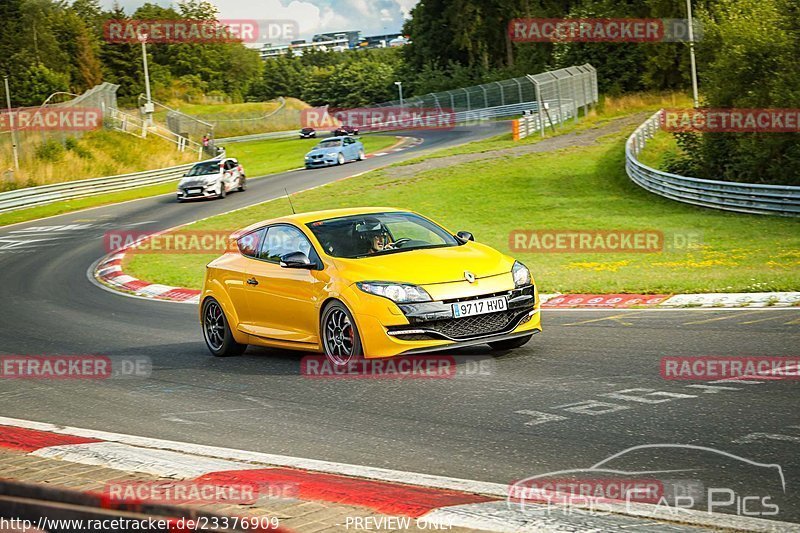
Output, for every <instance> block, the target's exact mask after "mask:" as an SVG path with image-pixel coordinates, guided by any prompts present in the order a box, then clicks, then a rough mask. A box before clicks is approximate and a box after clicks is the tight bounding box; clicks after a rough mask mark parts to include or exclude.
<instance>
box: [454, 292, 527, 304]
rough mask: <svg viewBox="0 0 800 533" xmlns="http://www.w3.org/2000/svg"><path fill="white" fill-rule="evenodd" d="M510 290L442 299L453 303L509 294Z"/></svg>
mask: <svg viewBox="0 0 800 533" xmlns="http://www.w3.org/2000/svg"><path fill="white" fill-rule="evenodd" d="M511 293H512V291H502V292H493V293H491V294H478V295H476V296H467V297H465V298H451V299H449V300H442V302H444V303H446V304H454V303H459V302H469V301H472V300H481V299H483V298H494V297H495V296H509V295H511Z"/></svg>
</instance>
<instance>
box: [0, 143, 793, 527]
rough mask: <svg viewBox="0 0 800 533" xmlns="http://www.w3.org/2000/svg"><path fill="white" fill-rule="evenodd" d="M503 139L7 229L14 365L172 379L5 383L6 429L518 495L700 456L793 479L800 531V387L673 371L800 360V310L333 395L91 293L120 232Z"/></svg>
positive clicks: (737, 480)
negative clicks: (108, 367)
mask: <svg viewBox="0 0 800 533" xmlns="http://www.w3.org/2000/svg"><path fill="white" fill-rule="evenodd" d="M495 134H497V130H494V129H490V128H487V129H484V130H481V131H478V130H476V131H474V132H468V131H459V130H457V131H452V132H430V133H420V132H415V133H414V135H415V136H420V137H423V138H424V139H425V142H424V143H423V144H422V145H421V146H419V147H417V148H413V149H410V150H407V151H405V152H401V153H397V154H392V155H388V156H384V157H380V158H373V159H370V160H368V161H365V162H361V163H357V164H349V165H345V166H343V167H334V168H330V169H323V170H315V171H300V172H289V173H284V174H280V175H276V176H273V177H269V178H265V179H258V180H252V181H250V182H249V189H248V191H247V192H246V193H244V194H231V195H230V196H228V197H227V198H226V199H225V200H223V201H208V202H198V203H188V204H178V203H176V202H175V200H174V197H173V196H171V195H170V196H160V197H156V198H151V199H143V200H138V201H133V202H128V203H124V204H119V205H115V206H109V207H103V208H98V209H93V210H89V211H84V212H78V213H74V214H68V215H63V216H59V217H55V218H51V219H46V220H41V221H34V222H30V223H25V224H20V225H15V226H10V227H7V228H2V229H0V272H2V285H0V291H1V294H2V297H1V298H0V301H2V304H3V309H2V319H0V320H2V329H0V353H3V354H29V355H38V354H45V355H55V354H64V355H77V354H102V355H108V356H147V357H150V358H151V359H152V361H153V365H154V369H153V373H152V376H151V377H150V378H149V379H114V380H86V381H63V382H59V381H38V382H37V381H35V380H0V405H2V415H4V416H9V417H14V418H22V419H26V420H35V421H41V422H50V423H54V424H62V425H70V426H77V427H84V428H92V429H98V430H105V431H112V432H119V433H128V434H133V435H141V436H147V437H154V438H161V439H170V440H178V441H187V442H193V443H199V444H208V445H213V446H224V447H231V448H237V449H244V450H253V451H260V452H269V453H276V454H286V455H292V456H298V457H306V458H315V459H324V460H328V461H335V462H343V463H353V464H359V465H368V466H376V467H385V468H392V469H398V470H408V471H414V472H423V473H429V474H438V475H445V476H451V477H459V478H466V479H474V480H481V481H493V482H498V483H510V482H512V481H515V480H518V479H521V478H526V477H528V476H532V475H535V474H542V473H546V472H552V471H557V470H564V469H581V468H588V467H590V466H592V465H594V464H595V463H598V462H600V461H602V460H604V459H606V458H608V457H609V456H611V455H613V454H616V453H618V452H622V451H623V450H625V449H627V448H629V447H632V446H637V445H645V444H669V443H672V444H687V445H694V446H698V447H699V446H702V447H709V448H713V449H716V450H721V451H723V452H727V453H729V454H733V455H736V456H739V457H743V458H746V459H749V460H751V461H756V462H759V463H771V464H778V465H780V466H781V467H782V471H783V474H784V476H785V481H786V489H785V494H781V493H780V491H778V493H777V494H773V496H774V498H773V499H774V500H775V501H779V502H780V505H781V512H780V515H779V516H777V517H775V518H778V519H780V520H787V521H795V522H796V521H800V498H798V497H796V495H797V493H798V490H800V453H798V452H800V409H798V390H799V389H798V382H797V381H796V380H795V381H770V380H762V381H755V380H754V381H744V382H738V383H733V384H732V383H726V384H724V385H720V384H714V385H713V386H711V384H707V383H706V384H698V383H696V382H682V381H668V380H665V379H663V378H662V377H661V374H660V360H661V358H662V357H664V356H702V355H719V356H797V355H798V345H800V335H798V331H799V330H800V309H791V310H781V309H769V310H762V311H759V310H753V309H747V310H736V311H727V310H688V309H687V310H648V311H643V310H633V311H625V312H620V311H548V312H546V313H545V315H544V327H545V331H544V333H542V334H541V335H538V336H536V337H535V338H534V339H533V341H532V342H531V343H529V344H528V345H527V346H526V347H525V348H523V349H520V350H517V351H514V352H509V353H505V354H503V353H500V354H494V356H493V357H490V358H489V359H487V361H488V364H487V365H484V367H482V368H483V370H482V371H474V368H473V367H472V366H471V365H470V364H469V363H468V362H463V363H462V364H461V365H460V368H459V370H460V372H459V373H458V374H457V375H456V376H455V377H453V378H452V379H433V380H364V379H359V380H322V379H308V378H305V377H303V376H301V375H300V359H301V358H302V354H299V353H292V352H284V351H274V350H267V349H260V348H251V349H249V350H248V351H247V353H246V354H245V355H243V356H241V357H236V358H229V359H217V358H214V357H212V356H211V355H209V353H208V351H207V349H206V347H205V345H204V343H203V339H202V336H201V331H200V326H199V322H198V318H197V310H196V308H195V307H194V306H192V305H185V304H174V303H165V302H155V301H145V300H140V299H133V298H128V297H125V296H121V295H117V294H112V293H110V292H108V291H104V290H101V289H99V288H98V287H96V286H95V285H93V284H92V283H91V282H90V281H89V279H88V278H87V269H89V267H90V265H92V263H93V262H94V261H96V260H97V259H98V258H99V257H100V256H101V255H103V245H102V235H103V233H104V232H105V231H108V230H109V229H126V228H131V229H133V228H135V229H140V230H159V229H165V228H169V227H172V226H175V225H178V224H181V223H185V222H189V221H191V220H195V219H198V218H202V217H207V216H211V215H214V214H217V213H221V212H224V211H228V210H231V209H235V208H237V207H242V206H245V205H249V204H252V203H257V202H260V201H264V200H267V199H270V198H274V197H277V196H279V195H282V194H283V188H284V187H287V188H288V189H289V191H297V190H301V189H306V188H308V187H311V186H315V185H318V184H322V183H325V182H329V181H333V180H336V179H339V178H342V177H345V176H348V175H351V174H353V173H356V172H361V171H364V170H368V169H370V168H375V167H377V166H381V165H384V164H387V163H390V162H394V161H399V160H402V159H407V158H411V157H415V156H417V155H419V153H420V151H422V150H428V149H431V148H441V147H446V146H451V145H455V144H458V143H462V142H467V141H470V140H476V139H479V138H481V137H488V136H491V135H495ZM244 163H245V164H246V162H244ZM400 204H401V200H400V199H398V207H400V206H401V205H400ZM298 207H302V206H298ZM287 209H288V208H287ZM431 215H432V216H434V217H435V213H432V214H431ZM71 224H75V225H79V226H73V227H71V228H69V227H67V228H64V226H65V225H71ZM56 226H58V227H56ZM36 228H39V229H36ZM466 229H469V228H466ZM478 238H480V236H478ZM534 274H535V273H534ZM461 353H465V354H468V355H472V356H481V355H483V356H488V352H487V351H486V350H484V349H483V348H475V349H472V350H471V351H468V352H461ZM616 461H617V462H616V465H617V466H620V464H621V463H624V466H625V467H628V468H629V469H631V470H637V469H638V470H645V469H647V468H642V467H648V468H651V469H653V470H664V469H682V470H683V472H682V473H681V472H678V473H676V474H675V475H676V478H681V477H686V478H691V479H693V480H700V482H701V483H703V484H704V485H705V486H707V487H708V486H720V487H723V486H724V487H732V488H734V489H735V490H736V493H737V495H740V496H747V495H748V494H749V491H752V490H755V487H759V488H760V487H764V486H767V485H770V486H774V479H765V478H766V477H769V476H765V475H764V472H762V471H761V470H760V469H758V468H754V467H753V465H751V464H749V463H747V464H746V465H744V466H743V464H744V463H742V462H737V461H733V462H731V461H730V458H729V457H728V458H725V456H722V455H720V454H715V453H712V452H707V451H700V450H698V453H697V454H691V453H688V452H684V453H682V454H680V456H672V455H671V454H669V453H666V452H652V453H650V452H642V451H641V450H639V451H637V452H634V453H633V454H629V455H628V456H627V457H626V458H618V459H617V460H616ZM678 463H685V464H680V465H678ZM634 467H635V468H634ZM762 492H763V491H762ZM756 493H758V494H761V492H756ZM718 510H720V511H726V509H722V508H720V509H718ZM727 511H730V510H729V509H728V510H727Z"/></svg>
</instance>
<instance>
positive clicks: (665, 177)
mask: <svg viewBox="0 0 800 533" xmlns="http://www.w3.org/2000/svg"><path fill="white" fill-rule="evenodd" d="M662 111H663V110H659V111H658V112H656V114H654V115H653V116H651V117H650V118H649V119H647V120H646V121H645V122H644V123H643V124H642V125H641V126H639V127H638V128H636V131H634V132H633V134H632V135H631V136H630V137H629V138H628V142H627V143H626V145H625V170H626V171H627V173H628V176H629V177H630V178H631V180H633V182H634V183H636V184H637V185H639V186H640V187H642V188H644V189H646V190H648V191H650V192H652V193H654V194H658V195H659V196H663V197H665V198H669V199H671V200H676V201H678V202H683V203H687V204H693V205H699V206H702V207H710V208H713V209H723V210H725V211H736V212H739V213H753V214H759V215H781V216H795V217H796V216H800V187H794V186H790V185H761V184H756V183H740V182H736V181H716V180H705V179H698V178H690V177H687V176H679V175H677V174H670V173H669V172H662V171H660V170H656V169H654V168H650V167H648V166H647V165H645V164H643V163H641V162H640V161H639V160H638V159H637V156H638V155H639V153H640V152H641V150H642V149H643V148H644V147H645V146H646V145H647V141H648V140H649V139H652V138H653V136H654V135H655V134H656V132H657V131H658V130H659V129H660V128H661V113H662Z"/></svg>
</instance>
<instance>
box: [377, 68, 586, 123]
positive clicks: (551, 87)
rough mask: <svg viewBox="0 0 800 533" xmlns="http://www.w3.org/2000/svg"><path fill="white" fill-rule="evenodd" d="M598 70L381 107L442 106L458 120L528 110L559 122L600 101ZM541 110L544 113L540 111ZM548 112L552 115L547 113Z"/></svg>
mask: <svg viewBox="0 0 800 533" xmlns="http://www.w3.org/2000/svg"><path fill="white" fill-rule="evenodd" d="M597 98H598V93H597V73H596V71H595V69H594V67H592V66H591V65H589V64H586V65H581V66H574V67H569V68H564V69H560V70H554V71H549V72H543V73H541V74H535V75H528V76H524V77H521V78H513V79H510V80H502V81H495V82H491V83H484V84H482V85H476V86H473V87H465V88H461V89H453V90H450V91H442V92H438V93H430V94H425V95H422V96H415V97H412V98H408V99H405V100H403V101H402V102H401V101H400V100H392V101H391V102H385V103H383V104H379V105H378V106H377V107H404V108H412V109H414V108H416V109H434V110H435V109H438V110H441V111H442V112H443V113H445V112H448V113H449V112H453V113H455V116H456V120H457V121H458V122H468V121H471V120H475V119H492V118H507V117H513V116H519V115H522V114H524V113H530V112H533V113H537V114H541V115H542V116H543V117H544V120H542V121H541V123H542V124H545V123H547V124H556V123H561V122H564V121H565V120H567V119H569V118H574V119H577V116H578V112H579V110H580V109H581V108H584V112H586V111H588V108H589V106H590V105H595V104H596V103H597ZM540 111H541V113H540ZM546 115H549V117H547V116H546Z"/></svg>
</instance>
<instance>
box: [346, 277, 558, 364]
mask: <svg viewBox="0 0 800 533" xmlns="http://www.w3.org/2000/svg"><path fill="white" fill-rule="evenodd" d="M501 295H503V296H506V298H507V302H508V309H507V310H505V311H500V312H497V313H489V314H484V315H475V316H469V317H462V318H453V311H452V304H453V303H456V302H460V301H467V300H472V299H478V298H488V297H493V296H501ZM378 298H380V297H378ZM389 304H390V305H395V304H391V302H389ZM395 309H399V314H394V313H392V312H391V309H390V312H389V315H386V316H384V317H383V318H379V317H375V316H369V315H360V316H356V322H357V323H358V325H359V332H360V333H361V335H362V344H363V347H364V354H365V357H366V358H375V357H392V356H395V355H401V354H420V353H427V352H433V351H438V350H448V349H452V348H460V347H465V346H473V345H478V344H486V343H489V342H495V341H501V340H506V339H512V338H515V337H523V336H525V335H532V334H534V333H539V332H540V331H541V329H542V326H541V314H540V311H539V302H538V295H537V294H536V289H535V287H533V286H532V285H531V286H528V287H523V288H520V289H513V290H507V291H500V292H493V293H488V294H481V295H475V296H470V297H467V298H455V299H448V300H441V301H436V302H425V303H418V304H399V305H396V306H395ZM390 324H394V325H390Z"/></svg>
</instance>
